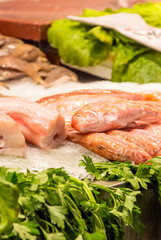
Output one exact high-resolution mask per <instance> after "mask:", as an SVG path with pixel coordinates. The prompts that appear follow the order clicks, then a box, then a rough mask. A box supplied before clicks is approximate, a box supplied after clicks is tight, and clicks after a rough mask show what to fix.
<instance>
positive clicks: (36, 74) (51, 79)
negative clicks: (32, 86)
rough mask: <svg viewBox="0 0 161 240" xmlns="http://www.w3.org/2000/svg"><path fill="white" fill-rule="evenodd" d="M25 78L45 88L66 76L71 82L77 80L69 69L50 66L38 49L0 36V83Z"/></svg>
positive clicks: (20, 41) (17, 40)
mask: <svg viewBox="0 0 161 240" xmlns="http://www.w3.org/2000/svg"><path fill="white" fill-rule="evenodd" d="M25 76H28V77H30V78H31V79H33V80H34V81H36V83H39V84H42V85H44V86H47V87H50V86H51V85H54V83H55V81H56V80H58V79H59V78H61V77H63V76H68V78H69V80H71V81H77V80H78V79H77V75H76V74H75V73H73V72H72V71H70V70H69V69H67V68H65V67H63V66H58V65H54V64H51V63H50V62H49V61H48V59H47V56H46V55H45V53H44V52H42V51H41V50H40V49H39V48H38V47H36V46H34V45H31V44H27V43H24V42H23V41H22V40H20V39H17V38H13V37H8V36H4V35H0V82H3V81H6V80H12V79H20V78H23V77H25ZM1 85H2V84H1Z"/></svg>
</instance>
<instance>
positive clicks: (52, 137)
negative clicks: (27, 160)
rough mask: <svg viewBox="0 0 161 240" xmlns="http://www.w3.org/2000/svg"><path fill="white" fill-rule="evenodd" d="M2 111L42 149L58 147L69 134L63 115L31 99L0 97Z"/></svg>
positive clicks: (0, 111)
mask: <svg viewBox="0 0 161 240" xmlns="http://www.w3.org/2000/svg"><path fill="white" fill-rule="evenodd" d="M0 113H1V114H6V115H8V116H9V117H10V118H12V119H13V120H14V121H15V122H16V123H17V125H18V127H19V128H20V129H21V132H22V134H23V135H24V137H25V139H26V141H27V142H30V143H32V144H34V145H36V146H38V147H40V148H42V149H50V148H54V147H56V146H57V145H58V144H60V143H62V142H63V141H64V139H65V138H66V136H67V134H66V128H65V121H64V117H63V116H62V115H60V114H59V113H58V112H57V111H51V110H50V109H48V108H46V107H44V106H41V105H40V104H38V103H35V102H32V101H30V100H26V99H22V98H0ZM17 125H16V126H17Z"/></svg>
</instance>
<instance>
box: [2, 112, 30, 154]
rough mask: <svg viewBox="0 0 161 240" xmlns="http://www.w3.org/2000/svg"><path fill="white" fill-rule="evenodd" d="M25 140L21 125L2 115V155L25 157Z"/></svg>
mask: <svg viewBox="0 0 161 240" xmlns="http://www.w3.org/2000/svg"><path fill="white" fill-rule="evenodd" d="M25 150H26V144H25V138H24V136H23V134H22V133H21V129H20V127H19V125H18V124H17V123H16V122H15V121H14V120H13V119H12V118H10V117H9V116H7V115H5V114H0V154H2V155H12V156H17V157H24V156H25Z"/></svg>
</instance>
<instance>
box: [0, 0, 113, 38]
mask: <svg viewBox="0 0 161 240" xmlns="http://www.w3.org/2000/svg"><path fill="white" fill-rule="evenodd" d="M117 6H118V5H117V0H101V1H100V0H94V1H93V0H27V1H24V0H0V32H1V33H2V34H4V35H8V36H14V37H18V38H22V39H26V40H32V41H42V40H46V32H47V29H48V27H49V26H50V24H51V22H52V21H54V20H56V19H60V18H65V17H67V16H68V15H79V14H82V12H83V9H85V8H92V9H96V10H104V9H106V8H113V9H116V8H117Z"/></svg>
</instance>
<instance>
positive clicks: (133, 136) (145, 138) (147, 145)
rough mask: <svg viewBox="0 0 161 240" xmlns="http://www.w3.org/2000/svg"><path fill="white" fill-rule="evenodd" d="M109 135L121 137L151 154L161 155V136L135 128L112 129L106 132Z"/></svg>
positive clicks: (154, 155)
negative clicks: (125, 129) (127, 129)
mask: <svg viewBox="0 0 161 240" xmlns="http://www.w3.org/2000/svg"><path fill="white" fill-rule="evenodd" d="M106 134H107V135H109V136H115V137H119V138H120V139H124V140H126V141H129V142H131V143H134V144H135V145H137V146H139V147H141V148H142V149H143V150H144V151H146V152H147V153H148V154H149V155H150V156H152V157H156V156H160V155H161V138H158V137H157V136H156V135H154V134H153V135H150V134H149V133H148V132H147V131H145V130H142V129H133V130H131V131H122V130H110V131H107V132H106Z"/></svg>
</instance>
